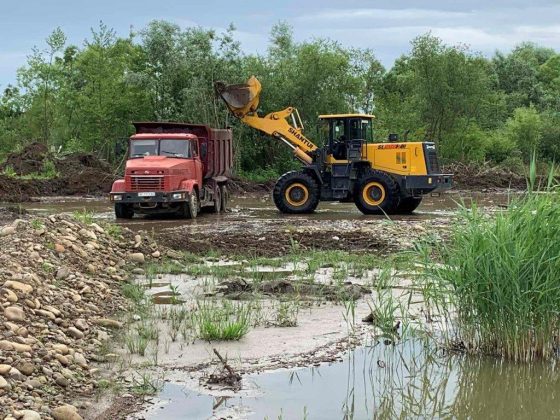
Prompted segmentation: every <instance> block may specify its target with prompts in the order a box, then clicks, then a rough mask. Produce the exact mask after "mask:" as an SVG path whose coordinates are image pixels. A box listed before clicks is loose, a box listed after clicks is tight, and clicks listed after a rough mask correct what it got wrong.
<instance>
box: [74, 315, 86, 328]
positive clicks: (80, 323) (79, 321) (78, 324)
mask: <svg viewBox="0 0 560 420" xmlns="http://www.w3.org/2000/svg"><path fill="white" fill-rule="evenodd" d="M74 325H75V326H76V327H78V328H79V329H80V330H82V331H87V330H88V329H89V325H88V323H87V322H86V320H85V319H83V318H78V319H77V320H76V321H75V322H74Z"/></svg>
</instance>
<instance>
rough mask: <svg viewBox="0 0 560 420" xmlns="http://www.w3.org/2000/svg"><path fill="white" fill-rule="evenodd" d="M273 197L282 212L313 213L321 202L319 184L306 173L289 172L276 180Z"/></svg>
mask: <svg viewBox="0 0 560 420" xmlns="http://www.w3.org/2000/svg"><path fill="white" fill-rule="evenodd" d="M272 198H273V200H274V204H276V207H277V208H278V210H280V211H281V212H282V213H290V214H305V213H313V212H314V211H315V209H316V208H317V205H318V204H319V185H318V184H317V181H315V179H314V178H313V177H311V176H309V175H307V174H306V173H303V172H299V171H293V172H288V173H286V174H284V175H282V176H281V177H280V179H279V180H278V181H277V182H276V185H275V186H274V191H273V192H272Z"/></svg>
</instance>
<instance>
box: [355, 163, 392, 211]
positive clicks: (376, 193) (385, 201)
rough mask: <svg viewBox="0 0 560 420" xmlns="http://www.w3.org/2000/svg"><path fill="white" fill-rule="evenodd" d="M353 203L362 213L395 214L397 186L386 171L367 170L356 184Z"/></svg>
mask: <svg viewBox="0 0 560 420" xmlns="http://www.w3.org/2000/svg"><path fill="white" fill-rule="evenodd" d="M354 203H355V204H356V207H358V209H359V210H360V211H361V212H362V213H364V214H395V212H396V211H397V207H398V205H399V187H398V185H397V183H396V182H395V180H394V179H393V177H392V176H391V175H389V174H388V173H386V172H382V171H376V170H369V171H367V172H366V173H365V174H364V175H363V176H362V177H361V178H360V180H359V181H358V183H357V184H356V188H355V190H354Z"/></svg>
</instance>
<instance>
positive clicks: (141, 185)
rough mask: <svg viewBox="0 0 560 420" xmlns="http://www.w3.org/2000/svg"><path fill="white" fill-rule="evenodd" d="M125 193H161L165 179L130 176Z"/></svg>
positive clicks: (160, 177) (161, 177)
mask: <svg viewBox="0 0 560 420" xmlns="http://www.w3.org/2000/svg"><path fill="white" fill-rule="evenodd" d="M126 187H127V188H126V189H127V191H163V190H164V189H165V178H164V177H163V176H131V177H130V185H127V186H126Z"/></svg>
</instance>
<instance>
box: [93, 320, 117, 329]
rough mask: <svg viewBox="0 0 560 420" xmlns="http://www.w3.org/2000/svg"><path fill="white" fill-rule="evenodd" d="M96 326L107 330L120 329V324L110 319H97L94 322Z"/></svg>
mask: <svg viewBox="0 0 560 420" xmlns="http://www.w3.org/2000/svg"><path fill="white" fill-rule="evenodd" d="M94 322H95V323H96V324H97V325H101V326H102V327H109V328H122V322H119V321H117V320H115V319H110V318H99V319H96V320H95V321H94Z"/></svg>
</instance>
